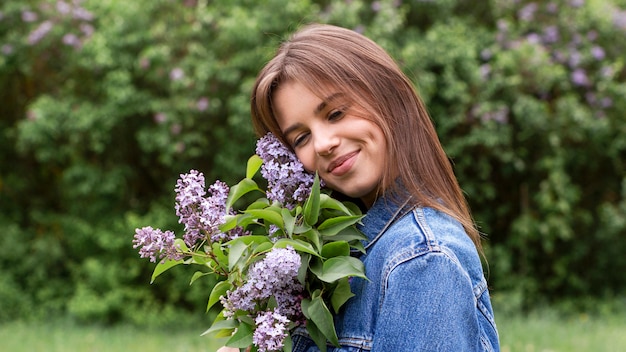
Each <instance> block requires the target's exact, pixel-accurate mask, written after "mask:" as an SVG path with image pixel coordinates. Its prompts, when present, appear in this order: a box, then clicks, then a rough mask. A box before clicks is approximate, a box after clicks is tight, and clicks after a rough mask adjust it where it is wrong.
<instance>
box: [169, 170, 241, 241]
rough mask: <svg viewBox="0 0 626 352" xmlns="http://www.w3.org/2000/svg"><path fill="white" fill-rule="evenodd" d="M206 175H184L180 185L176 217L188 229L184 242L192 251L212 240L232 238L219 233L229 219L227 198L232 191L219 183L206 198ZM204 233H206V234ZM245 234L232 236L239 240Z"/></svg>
mask: <svg viewBox="0 0 626 352" xmlns="http://www.w3.org/2000/svg"><path fill="white" fill-rule="evenodd" d="M204 185H205V183H204V175H203V174H202V173H200V172H198V171H196V170H191V171H190V172H189V173H187V174H183V175H180V178H179V179H178V181H177V182H176V206H175V208H176V215H177V216H178V218H179V220H178V221H179V222H180V223H181V224H184V225H185V235H183V239H184V240H185V243H186V244H187V245H188V246H189V247H193V246H194V245H195V244H196V242H198V241H200V240H202V239H204V238H205V235H206V236H209V239H210V240H211V241H218V240H223V239H227V238H228V235H227V234H224V233H222V232H221V231H220V230H219V226H220V225H222V224H223V223H224V217H225V216H226V198H227V197H228V191H229V187H228V185H227V184H226V183H224V182H222V181H219V180H218V181H216V182H215V183H214V184H213V185H211V186H210V187H209V193H211V196H209V197H205V195H206V191H205V189H204ZM203 232H204V233H203ZM240 234H242V233H241V231H234V232H233V233H232V235H234V236H239V235H240Z"/></svg>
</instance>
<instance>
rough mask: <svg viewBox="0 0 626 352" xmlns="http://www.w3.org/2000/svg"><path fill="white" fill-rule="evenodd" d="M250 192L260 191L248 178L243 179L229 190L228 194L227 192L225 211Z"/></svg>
mask: <svg viewBox="0 0 626 352" xmlns="http://www.w3.org/2000/svg"><path fill="white" fill-rule="evenodd" d="M252 191H261V192H262V190H261V189H260V188H259V186H258V185H257V184H256V182H254V180H252V179H250V178H244V179H243V180H241V181H239V183H238V184H236V185H234V186H233V187H231V188H230V192H228V198H227V199H226V209H230V208H231V207H232V206H233V204H235V202H236V201H238V200H239V198H241V197H242V196H244V195H245V194H246V193H250V192H252Z"/></svg>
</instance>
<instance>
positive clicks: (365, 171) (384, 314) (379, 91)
mask: <svg viewBox="0 0 626 352" xmlns="http://www.w3.org/2000/svg"><path fill="white" fill-rule="evenodd" d="M252 117H253V122H254V126H255V129H256V131H257V133H258V134H259V135H264V134H265V133H267V132H272V133H274V134H275V135H277V136H279V138H281V139H282V141H283V142H284V143H285V144H286V145H288V146H290V147H291V148H293V151H294V152H295V153H296V155H297V156H298V158H299V159H300V161H302V163H303V164H304V166H305V168H306V169H307V170H309V171H311V172H315V171H317V172H318V173H319V175H320V177H321V178H322V179H323V180H324V181H325V183H326V185H327V186H328V187H330V188H331V189H333V190H334V191H336V192H339V193H341V194H342V195H345V196H346V197H349V198H353V199H356V200H360V202H361V203H362V205H363V206H364V208H366V209H367V213H366V216H365V218H364V220H363V225H362V226H361V230H362V231H363V232H364V233H365V234H366V235H367V237H368V238H369V241H368V242H367V244H366V254H364V255H362V256H361V260H362V261H363V263H364V264H365V270H366V274H367V276H368V278H369V279H370V281H367V280H362V279H357V278H354V279H353V280H352V281H351V288H352V292H354V293H355V296H354V297H353V298H351V299H350V300H349V301H348V302H347V303H346V306H345V307H344V309H343V310H342V312H341V313H340V314H339V315H338V316H336V317H335V325H336V329H337V334H338V336H339V342H340V344H341V348H336V347H334V346H329V348H328V350H329V351H393V352H403V351H497V350H499V343H498V334H497V330H496V326H495V322H494V318H493V312H492V308H491V303H490V298H489V293H488V290H487V283H486V281H485V278H484V275H483V271H482V265H481V261H480V257H479V253H480V252H481V245H480V235H479V233H478V231H477V229H476V228H475V226H474V223H473V220H472V218H471V215H470V212H469V209H468V207H467V204H466V202H465V199H464V197H463V194H462V191H461V189H460V187H459V185H458V182H457V180H456V178H455V176H454V173H453V170H452V167H451V165H450V162H449V161H448V158H447V156H446V154H445V153H444V151H443V148H442V146H441V144H440V142H439V140H438V137H437V134H436V132H435V129H434V126H433V124H432V122H431V120H430V117H429V116H428V113H427V111H426V108H425V107H424V104H423V103H422V101H421V100H420V98H419V97H418V96H417V94H416V93H415V91H414V88H413V86H412V84H411V82H410V81H409V80H408V78H407V77H406V76H405V75H404V74H403V73H402V72H401V70H400V69H399V68H398V66H397V64H396V63H395V62H394V61H393V59H392V58H391V57H390V56H389V55H388V54H387V53H386V52H385V51H384V50H383V49H382V48H381V47H379V46H378V45H377V44H375V43H374V42H373V41H371V40H369V39H367V38H366V37H364V36H362V35H360V34H358V33H356V32H353V31H350V30H347V29H343V28H339V27H334V26H330V25H310V26H307V27H305V28H303V29H302V30H300V31H299V32H297V33H296V34H295V35H293V37H292V38H291V39H290V40H289V41H287V42H285V43H284V44H282V46H281V47H280V49H279V50H278V53H277V54H276V56H275V57H274V58H273V59H272V60H271V61H270V62H269V63H268V64H267V65H266V66H265V67H264V68H263V69H262V71H261V72H260V74H259V75H258V77H257V80H256V83H255V86H254V88H253V92H252ZM293 342H294V347H293V351H298V352H304V351H307V352H312V351H318V349H317V347H316V346H315V343H314V342H313V341H312V340H311V339H310V338H309V337H308V336H307V334H306V331H305V329H301V331H300V330H298V331H297V332H296V333H295V334H294V336H293Z"/></svg>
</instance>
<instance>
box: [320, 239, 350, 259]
mask: <svg viewBox="0 0 626 352" xmlns="http://www.w3.org/2000/svg"><path fill="white" fill-rule="evenodd" d="M349 255H350V245H349V244H348V242H345V241H338V242H329V243H326V244H325V245H324V246H323V247H322V257H324V258H332V257H339V256H349Z"/></svg>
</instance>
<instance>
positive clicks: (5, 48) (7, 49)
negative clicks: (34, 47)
mask: <svg viewBox="0 0 626 352" xmlns="http://www.w3.org/2000/svg"><path fill="white" fill-rule="evenodd" d="M0 51H2V54H3V55H11V54H13V46H12V45H10V44H4V45H3V46H2V49H0Z"/></svg>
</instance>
